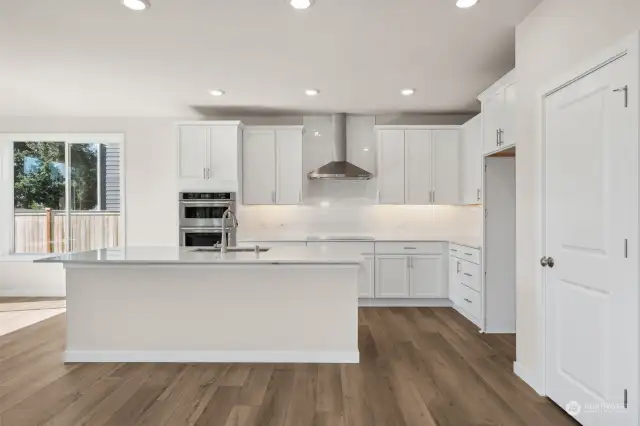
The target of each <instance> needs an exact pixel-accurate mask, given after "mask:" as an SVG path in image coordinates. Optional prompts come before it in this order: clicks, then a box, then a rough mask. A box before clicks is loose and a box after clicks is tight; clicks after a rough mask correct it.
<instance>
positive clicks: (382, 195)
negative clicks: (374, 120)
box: [377, 130, 404, 204]
mask: <svg viewBox="0 0 640 426" xmlns="http://www.w3.org/2000/svg"><path fill="white" fill-rule="evenodd" d="M378 138H379V145H378V177H377V181H378V204H404V130H380V131H379V132H378Z"/></svg>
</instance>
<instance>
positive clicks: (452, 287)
mask: <svg viewBox="0 0 640 426" xmlns="http://www.w3.org/2000/svg"><path fill="white" fill-rule="evenodd" d="M461 272H462V268H461V266H460V259H458V258H457V257H455V256H449V298H450V299H451V300H452V301H453V302H454V303H457V301H458V299H459V294H458V293H459V292H458V291H456V290H457V289H458V286H459V285H460V273H461Z"/></svg>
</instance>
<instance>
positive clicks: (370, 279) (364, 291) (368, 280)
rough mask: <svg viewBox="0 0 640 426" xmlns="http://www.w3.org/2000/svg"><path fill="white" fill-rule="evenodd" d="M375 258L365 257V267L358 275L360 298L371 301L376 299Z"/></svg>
mask: <svg viewBox="0 0 640 426" xmlns="http://www.w3.org/2000/svg"><path fill="white" fill-rule="evenodd" d="M374 270H375V257H374V256H373V255H371V256H368V255H367V256H364V266H363V267H362V268H360V274H359V275H358V298H360V299H371V298H373V297H375V293H374V288H375V272H374Z"/></svg>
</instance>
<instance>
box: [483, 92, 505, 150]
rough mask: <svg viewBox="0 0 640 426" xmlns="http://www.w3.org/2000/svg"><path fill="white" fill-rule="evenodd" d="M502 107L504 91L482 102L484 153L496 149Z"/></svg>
mask: <svg viewBox="0 0 640 426" xmlns="http://www.w3.org/2000/svg"><path fill="white" fill-rule="evenodd" d="M503 107H504V91H502V90H500V91H497V92H496V94H495V95H494V96H492V97H490V98H489V99H487V100H486V101H484V102H483V103H482V140H483V145H484V153H485V154H488V153H490V152H493V151H495V150H497V149H498V128H499V127H500V124H501V122H502V119H501V115H502V111H503Z"/></svg>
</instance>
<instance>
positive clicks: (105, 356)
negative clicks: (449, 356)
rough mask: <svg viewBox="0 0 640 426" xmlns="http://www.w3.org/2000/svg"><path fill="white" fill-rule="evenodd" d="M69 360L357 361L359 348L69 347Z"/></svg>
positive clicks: (338, 362) (202, 361)
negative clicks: (204, 349)
mask: <svg viewBox="0 0 640 426" xmlns="http://www.w3.org/2000/svg"><path fill="white" fill-rule="evenodd" d="M64 362H65V363H75V362H106V363H109V362H174V363H175V362H178V363H218V362H219V363H231V362H233V363H264V362H268V363H312V364H325V363H326V364H357V363H359V362H360V352H358V351H335V352H334V351H328V352H322V351H321V352H307V351H65V353H64Z"/></svg>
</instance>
